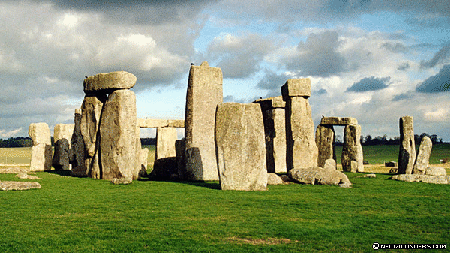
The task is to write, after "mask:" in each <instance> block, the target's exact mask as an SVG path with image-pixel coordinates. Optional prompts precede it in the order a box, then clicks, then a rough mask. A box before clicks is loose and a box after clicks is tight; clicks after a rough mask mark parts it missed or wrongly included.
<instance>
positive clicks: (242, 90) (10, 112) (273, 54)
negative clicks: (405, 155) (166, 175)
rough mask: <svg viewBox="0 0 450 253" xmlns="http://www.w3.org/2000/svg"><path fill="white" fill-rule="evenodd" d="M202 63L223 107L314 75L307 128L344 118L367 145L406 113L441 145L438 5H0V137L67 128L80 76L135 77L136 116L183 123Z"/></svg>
mask: <svg viewBox="0 0 450 253" xmlns="http://www.w3.org/2000/svg"><path fill="white" fill-rule="evenodd" d="M203 61H208V62H209V65H210V66H213V67H220V68H221V69H222V72H223V77H224V80H223V91H224V102H239V103H249V102H252V101H254V100H255V99H257V98H260V97H262V98H266V97H273V96H280V95H281V89H280V88H281V86H282V85H283V84H284V83H285V82H286V80H287V79H290V78H310V79H311V83H312V84H311V90H312V95H311V97H310V98H309V102H310V104H311V110H312V117H313V120H314V122H315V126H317V124H318V123H319V122H320V118H322V116H337V117H354V118H356V119H357V120H358V122H359V124H360V125H361V127H362V135H363V136H367V135H371V136H372V137H375V136H383V135H387V136H388V137H396V136H399V127H398V123H399V118H400V117H402V116H405V115H410V116H413V117H414V131H415V133H416V134H421V133H428V134H437V135H438V137H439V138H442V139H443V140H444V141H446V142H450V96H449V95H450V4H449V3H448V0H416V1H404V0H389V1H387V0H360V1H357V0H344V1H342V0H341V1H336V0H317V1H309V0H296V1H294V0H283V1H282V2H281V1H275V0H266V1H251V0H249V1H237V0H223V1H220V0H216V1H175V0H167V1H155V0H154V1H144V0H141V1H125V0H112V1H93V0H82V1H73V0H72V1H70V0H62V1H61V0H60V1H56V0H49V1H31V0H14V1H12V0H6V1H0V85H1V87H2V89H1V91H0V138H3V139H6V138H9V137H26V136H28V126H29V124H31V123H35V122H46V123H47V124H48V125H49V126H50V128H51V130H52V131H53V127H54V126H55V125H56V124H60V123H63V124H66V123H73V115H74V110H75V109H76V108H80V106H81V103H82V101H83V97H84V93H83V80H84V78H85V76H92V75H96V74H98V73H109V72H113V71H118V70H124V71H127V72H130V73H133V74H134V75H135V76H136V77H137V79H138V81H137V83H136V85H135V86H134V88H133V90H134V92H135V93H136V97H137V111H138V117H140V118H163V119H183V118H184V107H185V98H186V90H187V79H188V73H189V69H190V65H191V63H194V64H195V65H200V64H201V62H203ZM141 132H142V133H141V137H151V136H153V135H154V133H155V130H154V129H146V130H142V131H141ZM336 134H337V135H340V136H343V133H339V132H337V133H336ZM341 138H342V137H341Z"/></svg>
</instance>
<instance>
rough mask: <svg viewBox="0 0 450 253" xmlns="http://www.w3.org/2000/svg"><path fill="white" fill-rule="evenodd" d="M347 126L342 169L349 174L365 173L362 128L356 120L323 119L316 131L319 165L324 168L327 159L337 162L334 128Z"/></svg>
mask: <svg viewBox="0 0 450 253" xmlns="http://www.w3.org/2000/svg"><path fill="white" fill-rule="evenodd" d="M335 125H336V126H345V128H344V146H343V149H342V156H341V163H342V169H343V170H344V171H349V172H353V173H356V172H364V165H363V151H362V145H361V141H360V137H361V126H360V125H358V121H357V120H356V119H355V118H340V117H323V118H322V119H321V121H320V124H319V125H318V126H317V129H316V143H317V146H318V148H319V155H318V159H317V165H318V166H319V167H322V166H324V165H325V162H326V161H327V159H334V160H336V153H335V146H334V141H335V132H334V128H333V126H335Z"/></svg>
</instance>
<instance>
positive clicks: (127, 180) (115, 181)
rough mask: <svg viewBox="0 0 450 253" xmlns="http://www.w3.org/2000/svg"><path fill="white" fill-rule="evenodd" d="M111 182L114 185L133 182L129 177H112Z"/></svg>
mask: <svg viewBox="0 0 450 253" xmlns="http://www.w3.org/2000/svg"><path fill="white" fill-rule="evenodd" d="M111 183H112V184H115V185H121V184H124V185H127V184H131V183H133V180H132V179H131V178H113V179H112V180H111Z"/></svg>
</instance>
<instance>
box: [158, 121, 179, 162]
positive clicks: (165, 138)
mask: <svg viewBox="0 0 450 253" xmlns="http://www.w3.org/2000/svg"><path fill="white" fill-rule="evenodd" d="M176 141H177V129H176V128H171V127H158V129H157V132H156V156H155V160H158V159H162V158H169V157H176V155H177V152H176V148H175V142H176Z"/></svg>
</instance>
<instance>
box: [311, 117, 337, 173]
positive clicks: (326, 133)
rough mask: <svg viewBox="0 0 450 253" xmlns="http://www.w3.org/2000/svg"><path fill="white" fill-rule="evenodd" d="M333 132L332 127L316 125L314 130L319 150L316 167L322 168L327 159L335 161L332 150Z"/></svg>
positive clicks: (333, 149)
mask: <svg viewBox="0 0 450 253" xmlns="http://www.w3.org/2000/svg"><path fill="white" fill-rule="evenodd" d="M334 138H335V132H334V128H333V126H332V125H318V126H317V129H316V145H317V148H318V150H319V155H318V158H317V166H318V167H323V166H324V165H325V161H326V160H327V159H334V160H336V152H335V148H334Z"/></svg>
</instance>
